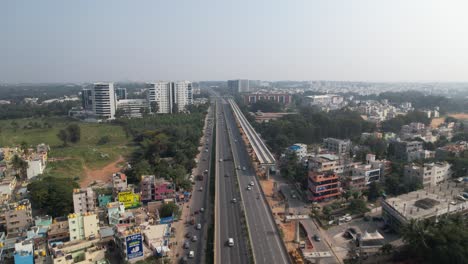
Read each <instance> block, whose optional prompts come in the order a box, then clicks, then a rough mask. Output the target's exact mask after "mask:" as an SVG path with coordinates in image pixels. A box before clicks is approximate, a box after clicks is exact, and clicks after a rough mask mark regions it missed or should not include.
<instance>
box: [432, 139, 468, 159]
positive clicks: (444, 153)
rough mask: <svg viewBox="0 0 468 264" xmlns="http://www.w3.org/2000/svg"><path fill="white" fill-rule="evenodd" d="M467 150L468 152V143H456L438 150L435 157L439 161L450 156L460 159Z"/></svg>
mask: <svg viewBox="0 0 468 264" xmlns="http://www.w3.org/2000/svg"><path fill="white" fill-rule="evenodd" d="M467 150H468V142H466V141H458V142H456V143H453V144H448V145H445V146H443V147H440V148H437V149H436V153H435V157H436V158H437V159H446V158H448V157H450V156H453V157H460V156H461V155H462V154H463V153H464V152H465V151H467Z"/></svg>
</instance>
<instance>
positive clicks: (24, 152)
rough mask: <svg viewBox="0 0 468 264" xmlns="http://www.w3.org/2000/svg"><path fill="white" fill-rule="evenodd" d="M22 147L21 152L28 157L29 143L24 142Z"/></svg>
mask: <svg viewBox="0 0 468 264" xmlns="http://www.w3.org/2000/svg"><path fill="white" fill-rule="evenodd" d="M20 146H21V150H22V151H23V154H24V155H28V152H29V148H28V143H27V142H26V141H22V142H21V144H20Z"/></svg>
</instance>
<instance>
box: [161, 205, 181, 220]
mask: <svg viewBox="0 0 468 264" xmlns="http://www.w3.org/2000/svg"><path fill="white" fill-rule="evenodd" d="M178 210H179V206H177V204H175V203H167V204H164V205H163V206H162V207H161V210H160V211H159V217H169V216H172V215H173V214H175V213H177V211H178Z"/></svg>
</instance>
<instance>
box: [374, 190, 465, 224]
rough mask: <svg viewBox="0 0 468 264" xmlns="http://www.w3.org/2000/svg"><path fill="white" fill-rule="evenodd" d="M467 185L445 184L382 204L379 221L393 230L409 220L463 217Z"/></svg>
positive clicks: (384, 201)
mask: <svg viewBox="0 0 468 264" xmlns="http://www.w3.org/2000/svg"><path fill="white" fill-rule="evenodd" d="M467 188H468V183H454V182H449V181H447V182H444V183H442V184H440V185H439V186H434V187H427V188H425V189H422V190H418V191H414V192H410V193H407V194H403V195H399V196H397V197H392V198H388V199H385V200H382V217H383V218H384V220H385V223H386V224H388V225H389V226H391V227H392V228H393V229H394V230H397V231H398V230H399V229H400V227H401V226H402V225H404V224H407V223H408V222H409V221H410V220H411V219H414V220H424V219H437V218H438V217H443V216H444V215H447V214H455V213H466V212H467V211H468V199H466V198H464V196H463V194H464V193H466V189H467Z"/></svg>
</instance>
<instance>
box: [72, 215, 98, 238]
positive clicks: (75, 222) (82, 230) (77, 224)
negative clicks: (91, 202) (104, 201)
mask: <svg viewBox="0 0 468 264" xmlns="http://www.w3.org/2000/svg"><path fill="white" fill-rule="evenodd" d="M98 223H99V220H98V217H97V215H96V214H94V213H83V214H80V213H75V214H69V215H68V230H69V232H70V241H74V240H83V239H93V238H95V237H97V235H98V234H99V232H98V231H99V224H98Z"/></svg>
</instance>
